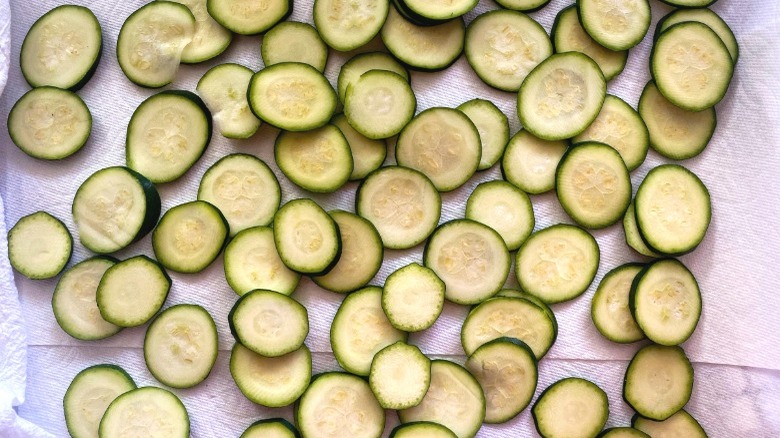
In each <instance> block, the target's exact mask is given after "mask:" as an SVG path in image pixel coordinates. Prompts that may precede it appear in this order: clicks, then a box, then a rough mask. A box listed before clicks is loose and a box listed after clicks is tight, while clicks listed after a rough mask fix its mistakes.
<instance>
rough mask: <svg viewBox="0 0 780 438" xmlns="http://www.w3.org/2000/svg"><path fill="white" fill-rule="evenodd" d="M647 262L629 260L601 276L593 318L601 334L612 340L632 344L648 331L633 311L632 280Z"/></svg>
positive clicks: (592, 310)
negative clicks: (630, 298) (638, 321)
mask: <svg viewBox="0 0 780 438" xmlns="http://www.w3.org/2000/svg"><path fill="white" fill-rule="evenodd" d="M643 267H644V265H642V264H639V263H627V264H625V265H621V266H618V267H617V268H614V269H612V270H611V271H609V272H607V274H606V275H605V276H604V278H602V279H601V282H600V283H599V287H598V288H597V289H596V293H595V294H594V295H593V300H592V301H591V307H590V317H591V319H592V320H593V324H594V325H595V326H596V329H598V331H599V333H601V334H602V335H604V337H605V338H607V339H609V340H610V341H612V342H617V343H620V344H628V343H631V342H636V341H639V340H642V339H644V337H645V334H644V332H642V329H640V328H639V326H638V325H637V324H636V321H635V320H634V316H633V315H632V314H631V307H630V306H629V297H630V292H631V283H632V282H633V281H634V279H635V278H636V276H637V274H639V272H640V271H641V270H642V268H643Z"/></svg>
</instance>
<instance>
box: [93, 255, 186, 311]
mask: <svg viewBox="0 0 780 438" xmlns="http://www.w3.org/2000/svg"><path fill="white" fill-rule="evenodd" d="M170 290H171V277H169V276H168V273H167V272H165V269H163V267H162V265H160V263H158V262H156V261H154V260H152V259H150V258H149V257H147V256H145V255H139V256H135V257H131V258H129V259H127V260H123V261H121V262H119V263H116V264H114V265H113V266H111V267H110V268H108V269H107V270H106V272H105V273H104V274H103V277H101V278H100V283H98V287H97V292H96V294H95V300H96V302H97V306H98V309H99V310H100V316H101V317H102V318H103V319H104V320H106V321H108V322H110V323H111V324H114V325H118V326H120V327H137V326H139V325H142V324H145V323H146V322H147V321H149V320H150V319H152V317H154V315H155V314H156V313H157V311H159V310H160V309H161V308H162V306H163V304H164V303H165V300H166V298H168V292H169V291H170Z"/></svg>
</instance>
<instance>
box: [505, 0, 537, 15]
mask: <svg viewBox="0 0 780 438" xmlns="http://www.w3.org/2000/svg"><path fill="white" fill-rule="evenodd" d="M496 3H498V4H499V5H500V6H501V7H502V8H506V9H512V10H514V11H521V12H533V11H537V10H539V9H542V8H543V7H545V6H546V5H547V3H550V0H497V1H496Z"/></svg>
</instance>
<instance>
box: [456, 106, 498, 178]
mask: <svg viewBox="0 0 780 438" xmlns="http://www.w3.org/2000/svg"><path fill="white" fill-rule="evenodd" d="M457 109H459V110H461V111H462V112H463V114H465V115H466V116H467V117H468V118H469V119H470V120H471V122H472V123H474V126H476V127H477V132H479V141H480V144H481V145H482V155H481V156H480V158H479V166H477V170H485V169H488V168H490V167H493V165H494V164H496V163H497V162H498V160H500V159H501V156H502V155H503V154H504V149H505V148H506V144H507V143H508V142H509V119H507V117H506V114H504V113H503V112H502V111H501V110H500V109H498V107H497V106H496V104H494V103H493V102H491V101H489V100H485V99H472V100H469V101H468V102H464V103H462V104H460V105H459V106H458V108H457Z"/></svg>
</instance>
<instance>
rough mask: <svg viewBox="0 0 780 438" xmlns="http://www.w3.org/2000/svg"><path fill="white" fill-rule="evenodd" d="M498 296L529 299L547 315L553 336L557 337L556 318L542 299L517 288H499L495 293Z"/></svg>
mask: <svg viewBox="0 0 780 438" xmlns="http://www.w3.org/2000/svg"><path fill="white" fill-rule="evenodd" d="M498 297H508V298H521V299H524V300H526V301H530V302H531V304H534V305H536V307H539V308H540V309H542V310H543V311H544V314H545V315H547V317H548V318H549V319H550V321H551V322H552V327H553V338H554V339H555V338H557V337H558V320H557V319H556V318H555V314H554V313H553V311H552V309H551V308H550V306H548V305H547V303H545V302H544V301H542V300H540V299H539V298H537V297H535V296H533V295H531V294H529V293H527V292H523V291H521V290H519V289H501V290H500V291H498V293H497V294H496V296H495V298H498Z"/></svg>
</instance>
